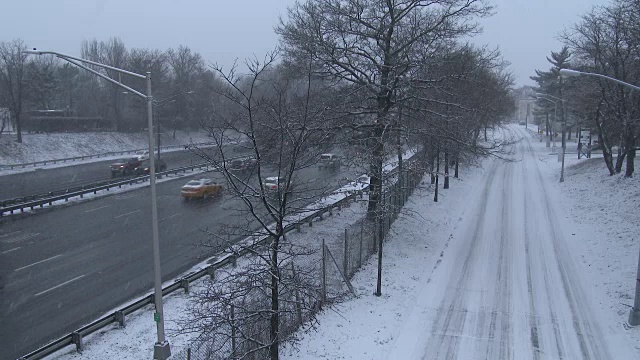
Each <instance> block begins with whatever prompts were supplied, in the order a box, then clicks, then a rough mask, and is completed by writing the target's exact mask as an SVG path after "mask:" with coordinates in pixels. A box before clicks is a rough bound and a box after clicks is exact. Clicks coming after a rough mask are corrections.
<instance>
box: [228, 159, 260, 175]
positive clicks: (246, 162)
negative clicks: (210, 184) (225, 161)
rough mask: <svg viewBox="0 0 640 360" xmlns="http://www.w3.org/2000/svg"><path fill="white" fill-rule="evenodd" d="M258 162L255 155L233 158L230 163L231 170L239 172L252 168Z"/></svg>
mask: <svg viewBox="0 0 640 360" xmlns="http://www.w3.org/2000/svg"><path fill="white" fill-rule="evenodd" d="M256 164H257V161H256V159H254V158H253V157H245V158H239V159H233V160H231V162H230V163H229V170H231V171H237V172H241V171H246V170H251V169H252V168H253V167H254V166H255V165H256Z"/></svg>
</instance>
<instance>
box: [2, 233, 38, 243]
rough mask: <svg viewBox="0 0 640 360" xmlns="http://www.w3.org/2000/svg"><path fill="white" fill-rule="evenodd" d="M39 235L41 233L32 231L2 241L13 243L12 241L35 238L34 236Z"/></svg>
mask: <svg viewBox="0 0 640 360" xmlns="http://www.w3.org/2000/svg"><path fill="white" fill-rule="evenodd" d="M19 232H20V231H18V232H16V233H19ZM8 235H11V234H8ZM38 235H40V233H31V234H28V233H27V234H22V235H20V236H17V237H15V238H13V239H2V240H0V241H1V242H3V243H5V244H11V243H14V242H18V241H22V240H29V239H31V238H34V237H36V236H38Z"/></svg>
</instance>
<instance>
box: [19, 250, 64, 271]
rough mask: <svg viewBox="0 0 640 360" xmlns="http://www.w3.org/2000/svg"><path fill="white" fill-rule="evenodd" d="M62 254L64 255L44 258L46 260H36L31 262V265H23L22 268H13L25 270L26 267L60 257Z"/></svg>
mask: <svg viewBox="0 0 640 360" xmlns="http://www.w3.org/2000/svg"><path fill="white" fill-rule="evenodd" d="M60 256H62V254H58V255H55V256H52V257H50V258H46V259H44V260H40V261H36V262H34V263H33V264H29V265H27V266H23V267H21V268H17V269H15V270H13V271H20V270H24V269H26V268H29V267H32V266H34V265H38V264H41V263H43V262H45V261H49V260H53V259H55V258H57V257H60Z"/></svg>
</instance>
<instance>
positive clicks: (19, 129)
mask: <svg viewBox="0 0 640 360" xmlns="http://www.w3.org/2000/svg"><path fill="white" fill-rule="evenodd" d="M20 117H21V116H20V113H16V114H15V119H16V141H17V142H19V143H22V119H21V118H20Z"/></svg>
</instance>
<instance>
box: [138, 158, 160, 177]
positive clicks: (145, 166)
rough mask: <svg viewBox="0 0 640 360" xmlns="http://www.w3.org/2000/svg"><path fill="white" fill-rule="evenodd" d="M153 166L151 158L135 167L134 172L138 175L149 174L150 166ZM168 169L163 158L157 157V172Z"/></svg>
mask: <svg viewBox="0 0 640 360" xmlns="http://www.w3.org/2000/svg"><path fill="white" fill-rule="evenodd" d="M150 166H151V161H149V159H147V160H144V161H142V162H141V163H140V165H138V166H137V167H136V168H135V169H134V171H133V172H134V174H136V175H149V167H150ZM165 170H167V163H165V162H164V160H162V159H156V172H160V171H165Z"/></svg>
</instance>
